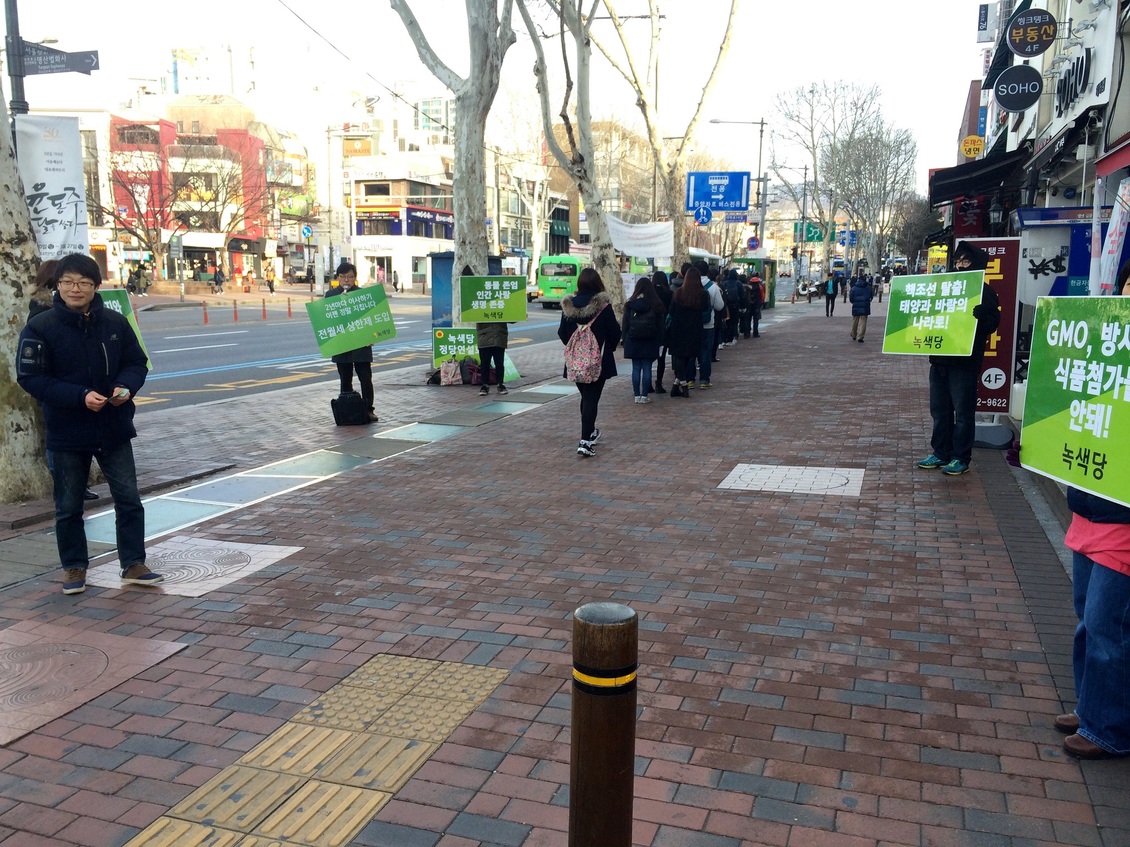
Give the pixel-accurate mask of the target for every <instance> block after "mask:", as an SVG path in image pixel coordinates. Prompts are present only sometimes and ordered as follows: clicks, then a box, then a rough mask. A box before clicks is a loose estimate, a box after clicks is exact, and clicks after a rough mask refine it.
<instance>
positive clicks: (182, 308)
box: [137, 296, 560, 412]
mask: <svg viewBox="0 0 1130 847" xmlns="http://www.w3.org/2000/svg"><path fill="white" fill-rule="evenodd" d="M308 299H309V298H308V297H307V298H303V297H292V298H291V299H290V304H289V315H288V304H287V301H286V298H285V297H282V296H278V297H275V298H271V299H268V300H267V301H266V305H265V307H264V306H263V305H261V303H255V304H254V306H252V305H250V304H248V303H247V302H246V301H245V302H243V303H241V304H240V305H239V307H238V310H235V309H233V308H232V306H231V305H230V304H228V305H225V306H218V305H215V304H209V305H208V308H207V317H208V323H207V324H205V323H204V310H203V309H202V308H201V306H200V304H199V303H194V304H185V305H180V304H175V305H164V306H154V307H151V308H148V309H144V310H143V311H141V312H140V313H139V316H138V324H139V326H140V328H141V334H142V338H143V339H144V340H145V346H146V349H147V350H148V352H149V357H150V361H151V362H152V370H151V371H150V374H149V378H148V379H147V381H146V383H145V388H144V389H143V390H142V392H141V394H140V395H139V396H138V398H137V405H138V409H139V412H144V411H145V410H146V409H148V408H165V407H175V406H188V405H195V404H197V403H205V402H211V401H214V400H222V399H225V398H227V397H236V396H244V395H246V394H258V393H263V392H267V391H273V390H276V389H278V388H283V387H291V386H294V385H301V384H319V383H324V384H326V385H327V386H328V389H327V390H329V391H331V392H332V390H334V389H335V388H336V384H337V370H336V368H335V367H334V365H333V363H332V362H330V361H329V360H328V359H324V358H322V356H321V355H320V354H319V353H318V346H317V344H316V343H315V340H314V332H313V330H312V329H311V327H310V322H309V319H308V318H307V317H306V309H305V306H304V304H305V303H306V302H307V300H308ZM391 305H392V312H393V319H394V321H395V323H396V331H397V337H396V338H395V339H392V340H390V341H388V342H385V343H383V344H378V345H375V346H374V348H373V353H374V358H375V362H374V364H373V368H374V372H375V377H374V378H375V379H379V378H380V371H381V370H390V369H392V368H402V367H405V366H415V365H418V366H419V368H420V379H421V380H423V378H424V375H425V374H426V372H427V370H428V369H429V368H430V367H431V351H432V343H431V302H430V300H427V299H425V298H418V297H414V298H408V297H405V298H398V299H394V300H393V301H392V304H391ZM264 308H265V310H266V311H265V313H264ZM264 314H265V317H264ZM559 320H560V313H559V312H557V311H550V310H545V309H542V308H541V306H540V305H539V304H537V303H533V304H531V306H530V310H529V317H528V319H527V320H526V321H524V322H522V323H518V324H514V325H513V326H511V327H510V346H511V347H517V346H520V345H522V344H530V343H536V342H541V341H546V340H549V339H552V338H555V337H556V332H557V324H558V321H559Z"/></svg>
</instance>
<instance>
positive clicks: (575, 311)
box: [557, 291, 620, 380]
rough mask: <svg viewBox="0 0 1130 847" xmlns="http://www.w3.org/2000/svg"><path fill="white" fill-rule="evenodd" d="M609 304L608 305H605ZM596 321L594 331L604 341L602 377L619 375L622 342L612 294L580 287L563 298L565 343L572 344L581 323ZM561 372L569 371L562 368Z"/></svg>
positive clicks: (561, 335)
mask: <svg viewBox="0 0 1130 847" xmlns="http://www.w3.org/2000/svg"><path fill="white" fill-rule="evenodd" d="M605 306H608V308H607V309H606V308H604V307H605ZM587 323H592V334H593V335H594V336H596V340H597V342H598V343H599V344H600V348H601V357H600V378H601V379H602V380H603V379H611V378H612V377H614V376H616V345H617V344H619V343H620V324H619V323H618V322H617V320H616V313H615V312H614V311H612V306H611V301H610V300H609V299H608V294H607V293H605V292H604V291H598V292H597V293H596V294H590V293H589V292H588V291H578V292H577V293H576V294H574V295H573V296H572V297H566V298H565V299H564V300H562V301H561V324H560V326H558V327H557V337H558V338H560V339H561V343H562V344H568V343H569V339H570V338H571V337H572V336H573V333H574V332H576V331H577V326H578V325H579V324H587ZM561 375H562V376H564V377H565V378H566V379H567V378H568V375H567V374H566V373H565V371H564V370H562V372H561Z"/></svg>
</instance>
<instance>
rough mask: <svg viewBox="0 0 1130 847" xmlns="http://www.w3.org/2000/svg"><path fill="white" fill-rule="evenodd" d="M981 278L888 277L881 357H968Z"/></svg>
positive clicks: (963, 274)
mask: <svg viewBox="0 0 1130 847" xmlns="http://www.w3.org/2000/svg"><path fill="white" fill-rule="evenodd" d="M984 277H985V272H984V271H960V272H958V273H952V274H927V275H923V276H896V277H892V278H891V299H890V308H889V309H888V311H887V328H886V332H885V333H884V335H883V352H884V353H901V354H905V355H911V356H968V355H969V354H970V353H972V352H973V336H974V334H975V333H976V331H977V319H976V318H974V317H973V309H974V308H975V307H976V306H978V305H980V303H981V286H982V284H983V282H984Z"/></svg>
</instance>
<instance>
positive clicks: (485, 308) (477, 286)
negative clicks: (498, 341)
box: [459, 276, 527, 323]
mask: <svg viewBox="0 0 1130 847" xmlns="http://www.w3.org/2000/svg"><path fill="white" fill-rule="evenodd" d="M526 302H527V301H526V280H525V277H519V276H461V277H459V315H460V317H461V318H462V320H465V321H475V322H479V321H481V322H483V323H513V322H515V321H524V320H525V319H526Z"/></svg>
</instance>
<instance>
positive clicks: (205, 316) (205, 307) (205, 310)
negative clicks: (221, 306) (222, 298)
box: [200, 302, 208, 326]
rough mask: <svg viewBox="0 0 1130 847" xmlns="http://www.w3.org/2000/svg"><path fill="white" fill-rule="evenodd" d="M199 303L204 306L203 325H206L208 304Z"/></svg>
mask: <svg viewBox="0 0 1130 847" xmlns="http://www.w3.org/2000/svg"><path fill="white" fill-rule="evenodd" d="M200 305H201V306H203V307H204V326H208V304H207V303H206V302H202V303H201V304H200Z"/></svg>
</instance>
